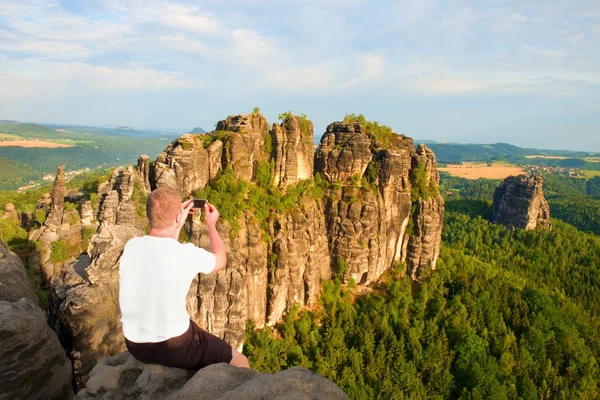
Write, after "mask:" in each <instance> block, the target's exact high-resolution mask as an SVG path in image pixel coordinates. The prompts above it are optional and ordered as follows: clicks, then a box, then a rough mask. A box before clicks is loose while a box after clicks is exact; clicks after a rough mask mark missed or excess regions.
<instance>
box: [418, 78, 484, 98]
mask: <svg viewBox="0 0 600 400" xmlns="http://www.w3.org/2000/svg"><path fill="white" fill-rule="evenodd" d="M487 87H488V84H487V83H485V82H480V81H476V80H469V79H455V78H442V79H431V78H424V79H419V80H417V81H416V82H414V84H412V85H411V88H412V89H413V90H415V91H417V92H421V93H425V94H429V95H448V94H456V93H466V92H478V91H482V90H485V89H486V88H487Z"/></svg>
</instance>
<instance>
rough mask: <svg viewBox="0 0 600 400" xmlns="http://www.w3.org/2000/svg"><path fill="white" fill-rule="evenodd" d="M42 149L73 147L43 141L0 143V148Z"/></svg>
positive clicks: (6, 141)
mask: <svg viewBox="0 0 600 400" xmlns="http://www.w3.org/2000/svg"><path fill="white" fill-rule="evenodd" d="M11 146H12V147H27V148H32V147H44V148H48V149H55V148H59V147H73V145H72V144H64V143H54V142H46V141H43V140H5V141H0V147H11Z"/></svg>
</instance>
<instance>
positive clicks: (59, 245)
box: [50, 239, 69, 263]
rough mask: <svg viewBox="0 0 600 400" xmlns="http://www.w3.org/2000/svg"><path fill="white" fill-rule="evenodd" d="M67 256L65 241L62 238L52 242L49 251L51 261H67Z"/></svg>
mask: <svg viewBox="0 0 600 400" xmlns="http://www.w3.org/2000/svg"><path fill="white" fill-rule="evenodd" d="M68 258H69V255H68V251H67V242H65V241H64V240H62V239H61V240H57V241H56V242H53V243H52V250H51V253H50V261H51V262H53V263H62V262H65V261H67V259H68Z"/></svg>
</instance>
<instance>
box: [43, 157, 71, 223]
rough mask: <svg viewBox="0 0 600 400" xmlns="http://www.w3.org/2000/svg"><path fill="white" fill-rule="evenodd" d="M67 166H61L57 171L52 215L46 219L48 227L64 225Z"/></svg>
mask: <svg viewBox="0 0 600 400" xmlns="http://www.w3.org/2000/svg"><path fill="white" fill-rule="evenodd" d="M65 192H66V189H65V166H64V165H61V166H60V167H58V171H56V178H54V185H53V186H52V193H51V196H52V205H51V208H50V214H48V217H47V218H46V226H48V227H49V228H54V227H57V226H60V225H61V224H62V216H63V210H64V205H65Z"/></svg>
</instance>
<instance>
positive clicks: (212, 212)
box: [204, 203, 219, 226]
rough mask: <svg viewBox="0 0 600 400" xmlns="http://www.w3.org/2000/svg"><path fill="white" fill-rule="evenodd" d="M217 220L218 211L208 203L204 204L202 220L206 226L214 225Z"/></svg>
mask: <svg viewBox="0 0 600 400" xmlns="http://www.w3.org/2000/svg"><path fill="white" fill-rule="evenodd" d="M218 220H219V211H218V210H217V209H216V208H215V206H213V205H212V204H210V203H206V204H204V221H205V222H206V225H208V226H216V225H217V221H218Z"/></svg>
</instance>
